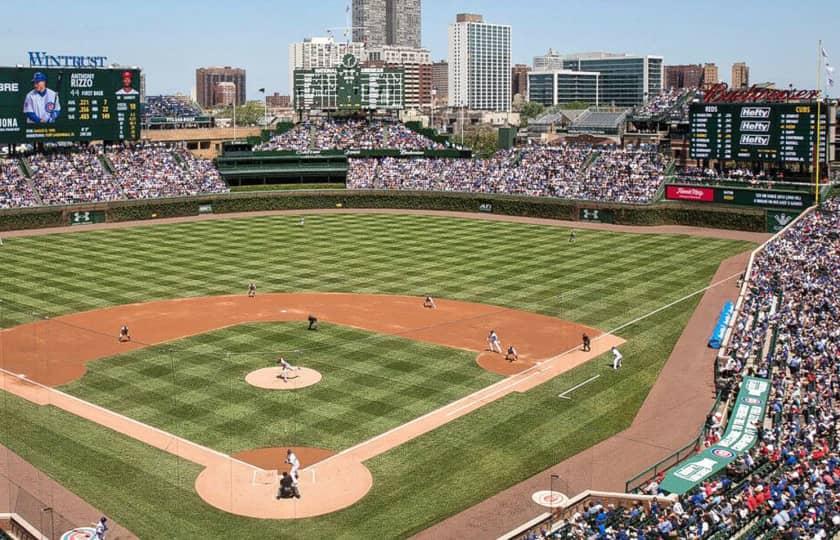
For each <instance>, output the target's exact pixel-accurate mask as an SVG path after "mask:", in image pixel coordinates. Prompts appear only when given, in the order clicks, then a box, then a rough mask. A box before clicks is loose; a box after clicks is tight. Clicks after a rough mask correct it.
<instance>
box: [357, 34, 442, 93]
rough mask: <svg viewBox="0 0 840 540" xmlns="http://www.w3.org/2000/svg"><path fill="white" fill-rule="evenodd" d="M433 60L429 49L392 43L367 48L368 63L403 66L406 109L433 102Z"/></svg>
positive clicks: (372, 64) (383, 65) (378, 65)
mask: <svg viewBox="0 0 840 540" xmlns="http://www.w3.org/2000/svg"><path fill="white" fill-rule="evenodd" d="M431 62H432V60H431V55H430V54H429V50H428V49H419V48H415V47H397V46H391V45H385V46H381V47H369V48H368V49H367V63H366V64H367V65H371V66H377V67H401V68H403V72H404V74H405V75H404V76H405V79H404V80H405V90H404V95H405V108H406V109H419V108H420V107H423V106H425V105H428V104H429V103H430V102H431V90H432V81H431Z"/></svg>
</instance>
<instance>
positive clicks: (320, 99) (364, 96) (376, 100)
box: [294, 54, 405, 111]
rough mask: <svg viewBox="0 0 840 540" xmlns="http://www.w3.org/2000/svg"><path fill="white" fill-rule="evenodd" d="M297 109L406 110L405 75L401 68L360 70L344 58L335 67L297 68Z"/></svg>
mask: <svg viewBox="0 0 840 540" xmlns="http://www.w3.org/2000/svg"><path fill="white" fill-rule="evenodd" d="M294 106H295V109H297V110H320V111H356V110H358V111H362V110H402V109H403V108H405V73H404V71H403V70H402V69H400V68H392V67H361V66H360V65H359V64H358V60H357V59H356V57H355V56H353V55H351V54H348V55H345V56H344V59H343V60H342V62H341V65H340V66H338V67H335V68H315V69H296V70H295V73H294Z"/></svg>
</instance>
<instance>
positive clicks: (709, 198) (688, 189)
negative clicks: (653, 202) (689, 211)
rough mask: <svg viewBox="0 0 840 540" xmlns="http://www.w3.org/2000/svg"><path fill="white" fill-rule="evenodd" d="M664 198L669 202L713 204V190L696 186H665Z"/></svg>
mask: <svg viewBox="0 0 840 540" xmlns="http://www.w3.org/2000/svg"><path fill="white" fill-rule="evenodd" d="M665 198H666V199H668V200H671V201H695V202H714V200H715V190H714V189H712V188H708V187H697V186H665Z"/></svg>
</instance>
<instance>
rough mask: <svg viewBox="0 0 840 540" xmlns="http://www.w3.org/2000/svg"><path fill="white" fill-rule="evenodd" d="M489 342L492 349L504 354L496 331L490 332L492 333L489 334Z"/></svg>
mask: <svg viewBox="0 0 840 540" xmlns="http://www.w3.org/2000/svg"><path fill="white" fill-rule="evenodd" d="M487 342H488V343H489V344H490V350H491V351H493V352H496V353H499V354H502V344H501V342H500V341H499V336H498V334H496V332H490V335H489V336H487Z"/></svg>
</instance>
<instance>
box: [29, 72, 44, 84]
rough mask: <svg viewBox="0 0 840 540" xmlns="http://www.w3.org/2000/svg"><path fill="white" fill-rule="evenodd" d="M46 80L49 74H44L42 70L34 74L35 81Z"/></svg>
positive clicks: (33, 80) (33, 79)
mask: <svg viewBox="0 0 840 540" xmlns="http://www.w3.org/2000/svg"><path fill="white" fill-rule="evenodd" d="M46 80H47V76H46V75H44V74H43V73H42V72H40V71H36V72H35V75H33V76H32V82H34V83H36V82H38V81H46Z"/></svg>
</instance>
